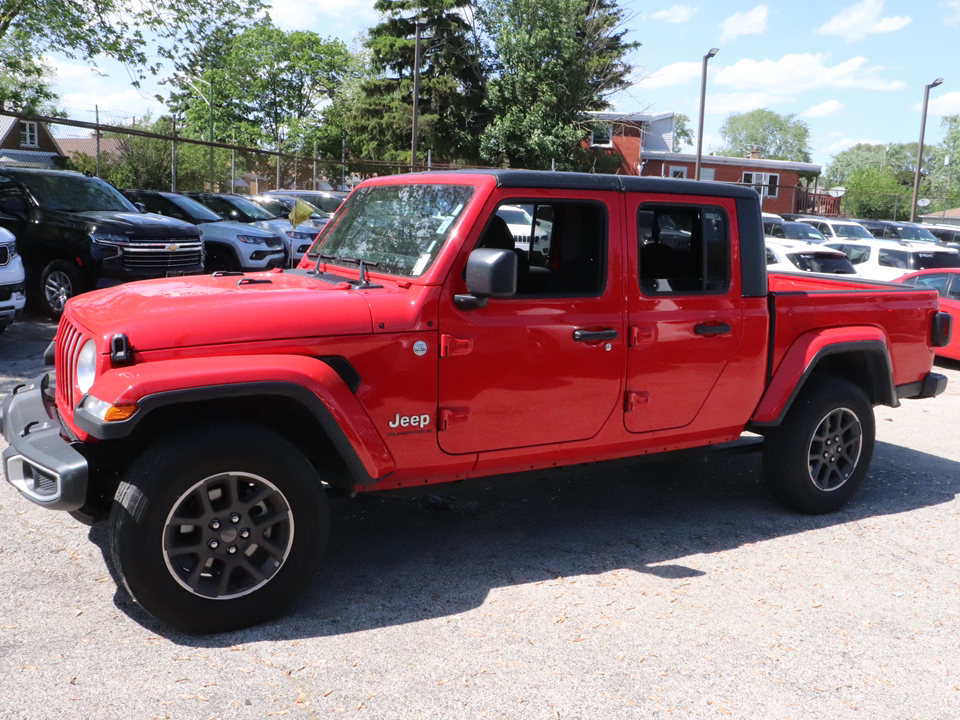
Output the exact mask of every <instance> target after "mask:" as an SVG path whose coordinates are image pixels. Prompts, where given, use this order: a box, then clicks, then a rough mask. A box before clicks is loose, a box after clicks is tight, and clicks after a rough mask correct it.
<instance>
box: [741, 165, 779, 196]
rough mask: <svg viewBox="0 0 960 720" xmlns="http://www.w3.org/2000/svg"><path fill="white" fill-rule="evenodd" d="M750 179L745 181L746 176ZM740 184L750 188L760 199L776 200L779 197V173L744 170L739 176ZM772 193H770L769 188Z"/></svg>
mask: <svg viewBox="0 0 960 720" xmlns="http://www.w3.org/2000/svg"><path fill="white" fill-rule="evenodd" d="M748 175H749V176H750V179H749V180H747V176H748ZM740 180H741V181H740V184H741V185H747V186H749V187H752V188H753V189H754V190H756V191H757V194H758V195H760V197H762V198H773V199H776V198H778V197H779V196H780V173H768V172H756V171H755V170H744V171H743V174H742V175H741V176H740ZM771 187H772V188H773V192H772V193H771V192H770V188H771Z"/></svg>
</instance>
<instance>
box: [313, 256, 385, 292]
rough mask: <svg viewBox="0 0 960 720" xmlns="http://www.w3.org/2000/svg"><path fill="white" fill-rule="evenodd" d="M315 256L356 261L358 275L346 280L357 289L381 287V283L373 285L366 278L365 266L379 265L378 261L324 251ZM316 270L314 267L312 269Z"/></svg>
mask: <svg viewBox="0 0 960 720" xmlns="http://www.w3.org/2000/svg"><path fill="white" fill-rule="evenodd" d="M317 258H318V259H320V260H333V261H334V262H341V263H356V264H357V265H359V266H360V276H359V277H358V278H357V279H356V280H348V281H347V282H349V283H350V284H351V285H356V288H357V289H358V290H360V289H364V288H381V287H383V285H375V284H373V283H371V282H370V281H369V280H368V279H367V268H368V267H380V263H378V262H372V261H370V260H364V259H363V258H352V257H344V256H342V255H327V254H326V253H317ZM314 272H316V269H314Z"/></svg>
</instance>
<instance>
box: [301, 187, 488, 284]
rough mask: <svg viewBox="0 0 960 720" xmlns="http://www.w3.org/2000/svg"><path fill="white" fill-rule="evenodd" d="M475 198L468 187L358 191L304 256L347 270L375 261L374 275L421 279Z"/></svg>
mask: <svg viewBox="0 0 960 720" xmlns="http://www.w3.org/2000/svg"><path fill="white" fill-rule="evenodd" d="M473 194H474V188H473V187H472V186H470V185H432V184H422V185H379V186H373V187H367V188H358V189H357V190H354V191H353V193H352V194H351V195H350V198H349V199H348V200H347V202H345V203H344V204H343V206H342V207H341V208H340V209H339V210H338V211H337V214H336V215H334V218H333V220H332V221H331V222H330V223H328V225H327V229H326V231H325V232H324V233H322V234H321V235H320V236H319V237H318V238H317V240H316V242H314V244H313V246H312V247H311V248H310V250H309V252H308V257H309V258H310V259H311V260H318V259H319V260H322V261H323V262H327V263H332V264H335V265H347V266H351V265H354V264H355V263H356V261H358V260H363V261H364V262H365V263H367V264H368V265H370V266H373V263H376V265H375V266H373V267H375V269H376V270H377V271H378V272H383V273H387V274H391V275H402V276H405V277H419V276H420V275H423V273H425V272H426V271H427V269H428V268H429V267H430V265H431V264H432V263H433V261H434V260H435V259H436V258H437V256H438V255H439V254H440V250H442V249H443V247H444V245H445V244H446V242H447V240H448V239H449V237H450V232H451V230H452V229H453V227H454V226H455V225H456V223H457V220H459V219H460V216H461V215H462V214H463V210H464V208H466V206H467V204H468V203H469V202H470V200H471V198H472V197H473Z"/></svg>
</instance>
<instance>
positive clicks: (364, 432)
mask: <svg viewBox="0 0 960 720" xmlns="http://www.w3.org/2000/svg"><path fill="white" fill-rule="evenodd" d="M89 394H90V395H92V396H93V397H95V398H97V399H98V400H102V401H104V402H107V403H110V404H112V405H133V404H136V405H137V406H138V409H137V411H136V413H134V415H133V416H132V417H131V418H130V419H128V420H124V421H120V422H110V423H106V422H103V421H101V420H99V419H98V418H95V417H94V416H92V415H91V414H89V413H87V412H85V411H84V410H83V409H82V408H78V409H77V411H76V413H75V415H74V417H75V420H76V424H77V427H79V428H80V429H81V430H83V431H84V432H87V433H89V434H90V435H93V436H94V437H96V438H99V439H101V440H118V439H122V438H124V437H127V436H129V435H130V433H132V432H133V430H134V429H135V427H136V426H137V425H138V424H139V423H140V422H141V421H142V420H143V419H144V418H146V417H147V415H149V413H150V412H152V411H153V410H156V409H157V408H160V407H166V406H170V405H176V404H183V403H190V402H200V401H204V400H216V399H222V398H238V397H248V396H249V397H255V396H258V395H259V396H263V395H281V396H285V397H289V398H292V399H294V400H296V401H297V402H299V403H301V404H302V405H303V406H305V407H306V408H307V409H308V410H309V411H310V412H311V413H312V414H313V416H314V417H315V418H316V420H317V421H318V422H319V423H320V425H321V426H322V427H323V429H324V430H325V431H326V432H327V434H328V435H329V437H330V439H331V440H332V441H333V442H334V444H335V445H336V447H337V449H338V450H339V451H340V453H341V455H342V457H343V459H344V460H345V462H346V463H347V466H348V467H349V468H350V471H351V474H352V475H353V476H354V479H355V480H356V482H358V483H359V484H362V485H366V484H370V483H373V482H376V481H377V480H380V479H382V478H383V477H385V476H386V475H389V474H390V473H391V472H393V470H394V469H395V463H394V460H393V456H392V455H391V454H390V451H389V450H388V449H387V446H386V444H385V443H384V441H383V438H382V437H381V436H380V433H379V432H378V431H377V429H376V426H375V425H374V424H373V421H372V420H371V419H370V416H369V414H368V413H367V411H366V409H365V408H364V407H363V406H362V405H361V404H360V401H359V400H358V399H357V397H356V395H354V394H353V392H351V390H350V388H349V387H348V386H347V384H346V383H345V382H344V380H343V379H342V378H341V377H340V375H338V374H337V371H336V370H334V369H333V368H332V367H331V366H330V365H328V364H327V363H326V362H324V361H322V360H319V359H317V358H314V357H307V356H303V355H241V356H229V357H210V358H193V359H181V360H159V361H155V362H147V363H141V364H139V365H131V366H127V367H120V368H114V369H111V370H108V371H106V372H104V373H103V374H102V375H100V376H99V377H98V378H97V379H96V381H95V382H94V384H93V387H92V388H91V389H90V393H89ZM81 405H82V403H81Z"/></svg>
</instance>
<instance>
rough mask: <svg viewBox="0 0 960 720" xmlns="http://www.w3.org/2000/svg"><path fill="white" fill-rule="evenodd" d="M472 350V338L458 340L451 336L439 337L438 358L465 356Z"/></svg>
mask: <svg viewBox="0 0 960 720" xmlns="http://www.w3.org/2000/svg"><path fill="white" fill-rule="evenodd" d="M471 350H473V339H472V338H458V337H454V336H453V335H441V336H440V357H450V356H451V355H466V354H467V353H469V352H470V351H471Z"/></svg>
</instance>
